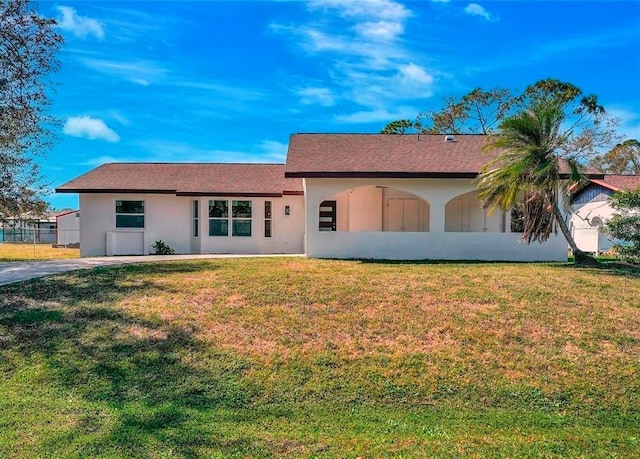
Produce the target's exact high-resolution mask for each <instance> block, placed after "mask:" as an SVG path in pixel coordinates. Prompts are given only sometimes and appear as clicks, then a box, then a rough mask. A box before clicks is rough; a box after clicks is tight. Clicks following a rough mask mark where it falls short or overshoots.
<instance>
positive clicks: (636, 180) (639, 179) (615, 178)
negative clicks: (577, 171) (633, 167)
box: [590, 174, 640, 191]
mask: <svg viewBox="0 0 640 459" xmlns="http://www.w3.org/2000/svg"><path fill="white" fill-rule="evenodd" d="M590 181H591V183H595V184H596V185H600V186H603V187H605V188H608V189H610V190H612V191H620V190H634V189H636V188H638V187H640V175H614V174H607V175H605V176H604V180H597V179H591V180H590Z"/></svg>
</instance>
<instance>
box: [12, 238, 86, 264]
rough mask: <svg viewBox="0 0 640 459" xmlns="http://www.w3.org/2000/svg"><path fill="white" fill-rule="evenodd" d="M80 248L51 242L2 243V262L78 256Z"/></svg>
mask: <svg viewBox="0 0 640 459" xmlns="http://www.w3.org/2000/svg"><path fill="white" fill-rule="evenodd" d="M79 256H80V249H78V248H71V247H53V246H52V245H51V244H28V243H27V244H14V243H9V242H5V243H0V262H6V261H30V260H53V259H67V258H78V257H79Z"/></svg>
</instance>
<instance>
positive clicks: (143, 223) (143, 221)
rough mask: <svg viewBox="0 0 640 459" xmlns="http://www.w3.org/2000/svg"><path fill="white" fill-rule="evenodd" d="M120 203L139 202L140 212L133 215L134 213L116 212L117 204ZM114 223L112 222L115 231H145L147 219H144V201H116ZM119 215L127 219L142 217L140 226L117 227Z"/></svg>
mask: <svg viewBox="0 0 640 459" xmlns="http://www.w3.org/2000/svg"><path fill="white" fill-rule="evenodd" d="M119 202H120V203H122V202H141V203H142V212H141V213H139V212H137V213H134V212H118V203H119ZM114 204H115V206H114V207H115V209H114V211H115V222H114V226H115V228H116V229H137V230H143V229H145V227H146V225H147V218H146V210H147V205H146V202H145V200H144V199H116V200H115V202H114ZM120 215H124V216H128V217H131V216H133V217H142V226H119V225H118V216H120Z"/></svg>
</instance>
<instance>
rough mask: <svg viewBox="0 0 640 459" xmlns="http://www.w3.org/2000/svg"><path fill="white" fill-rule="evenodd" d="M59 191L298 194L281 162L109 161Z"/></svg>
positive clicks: (298, 182)
mask: <svg viewBox="0 0 640 459" xmlns="http://www.w3.org/2000/svg"><path fill="white" fill-rule="evenodd" d="M56 192H60V193H167V194H177V195H183V196H220V195H236V196H281V195H282V194H301V193H302V180H301V179H292V178H287V179H285V177H284V164H222V163H215V164H214V163H109V164H103V165H102V166H100V167H97V168H95V169H93V170H91V171H89V172H87V173H86V174H84V175H81V176H79V177H77V178H75V179H73V180H71V181H69V182H67V183H65V184H64V185H62V186H60V187H58V188H56Z"/></svg>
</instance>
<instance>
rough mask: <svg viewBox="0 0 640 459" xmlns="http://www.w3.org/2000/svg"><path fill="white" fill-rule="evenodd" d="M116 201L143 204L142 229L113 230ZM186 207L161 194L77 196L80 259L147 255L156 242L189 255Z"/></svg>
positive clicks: (182, 201)
mask: <svg viewBox="0 0 640 459" xmlns="http://www.w3.org/2000/svg"><path fill="white" fill-rule="evenodd" d="M116 200H124V201H144V206H145V227H144V228H141V229H138V228H116V216H115V202H116ZM190 203H191V199H189V198H188V197H180V196H174V195H164V194H80V256H83V257H88V256H102V255H142V254H149V253H150V251H151V245H152V244H154V243H155V242H156V241H158V240H162V241H163V242H164V243H166V244H168V245H169V246H170V247H171V248H172V249H174V250H175V251H176V253H191V209H190V207H189V205H190Z"/></svg>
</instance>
